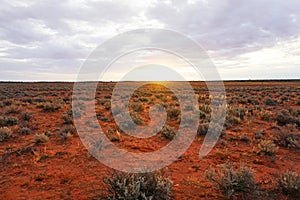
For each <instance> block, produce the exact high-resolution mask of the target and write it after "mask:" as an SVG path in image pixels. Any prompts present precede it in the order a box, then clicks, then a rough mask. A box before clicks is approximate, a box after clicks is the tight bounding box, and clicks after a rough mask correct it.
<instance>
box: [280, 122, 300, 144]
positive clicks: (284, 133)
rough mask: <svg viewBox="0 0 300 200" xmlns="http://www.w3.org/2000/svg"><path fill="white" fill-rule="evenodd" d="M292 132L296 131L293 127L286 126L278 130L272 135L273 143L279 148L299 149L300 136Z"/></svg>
mask: <svg viewBox="0 0 300 200" xmlns="http://www.w3.org/2000/svg"><path fill="white" fill-rule="evenodd" d="M294 130H297V129H296V127H294V126H289V125H286V126H284V127H282V128H281V129H280V130H278V131H277V132H276V133H275V134H274V135H275V136H274V137H275V143H276V144H278V145H279V146H283V147H288V148H300V142H299V139H300V135H299V134H297V133H296V132H295V133H294Z"/></svg>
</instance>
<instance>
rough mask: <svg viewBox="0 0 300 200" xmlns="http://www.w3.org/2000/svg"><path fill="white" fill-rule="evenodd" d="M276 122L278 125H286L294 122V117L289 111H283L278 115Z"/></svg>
mask: <svg viewBox="0 0 300 200" xmlns="http://www.w3.org/2000/svg"><path fill="white" fill-rule="evenodd" d="M276 121H277V123H278V125H286V124H289V123H292V122H293V121H294V118H293V116H292V115H291V113H290V112H289V111H288V110H285V109H283V110H281V111H279V112H278V113H277V117H276Z"/></svg>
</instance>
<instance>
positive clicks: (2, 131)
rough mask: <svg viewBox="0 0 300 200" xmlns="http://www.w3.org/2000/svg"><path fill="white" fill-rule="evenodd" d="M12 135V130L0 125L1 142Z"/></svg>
mask: <svg viewBox="0 0 300 200" xmlns="http://www.w3.org/2000/svg"><path fill="white" fill-rule="evenodd" d="M11 135H12V130H11V129H10V128H8V127H2V128H0V142H3V141H5V140H7V139H8V138H10V136H11Z"/></svg>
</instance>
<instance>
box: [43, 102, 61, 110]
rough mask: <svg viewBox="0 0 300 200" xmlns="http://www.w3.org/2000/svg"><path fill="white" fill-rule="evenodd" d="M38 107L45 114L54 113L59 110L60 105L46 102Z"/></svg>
mask: <svg viewBox="0 0 300 200" xmlns="http://www.w3.org/2000/svg"><path fill="white" fill-rule="evenodd" d="M39 107H41V108H42V109H43V111H45V112H54V111H57V110H59V109H60V108H61V104H60V103H58V102H46V103H43V104H40V105H39Z"/></svg>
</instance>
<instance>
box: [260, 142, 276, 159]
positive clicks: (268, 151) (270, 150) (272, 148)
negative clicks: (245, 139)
mask: <svg viewBox="0 0 300 200" xmlns="http://www.w3.org/2000/svg"><path fill="white" fill-rule="evenodd" d="M276 151H277V147H276V145H275V143H274V142H273V141H272V140H261V141H260V143H259V144H258V153H259V154H265V155H269V156H272V155H275V153H276Z"/></svg>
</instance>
